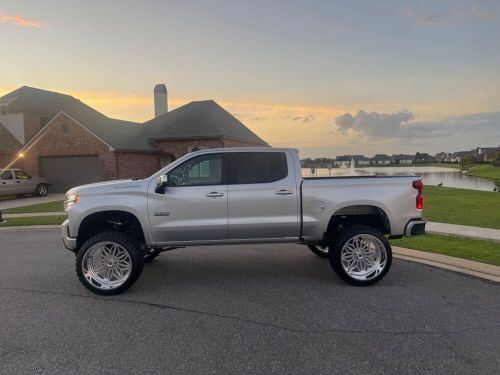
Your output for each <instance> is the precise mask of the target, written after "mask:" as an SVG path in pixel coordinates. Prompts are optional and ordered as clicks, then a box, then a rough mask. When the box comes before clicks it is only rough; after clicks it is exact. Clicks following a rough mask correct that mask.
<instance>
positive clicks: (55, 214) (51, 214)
mask: <svg viewBox="0 0 500 375" xmlns="http://www.w3.org/2000/svg"><path fill="white" fill-rule="evenodd" d="M60 215H66V212H64V211H62V212H29V213H23V214H3V215H2V216H3V218H4V219H13V218H15V217H34V216H60Z"/></svg>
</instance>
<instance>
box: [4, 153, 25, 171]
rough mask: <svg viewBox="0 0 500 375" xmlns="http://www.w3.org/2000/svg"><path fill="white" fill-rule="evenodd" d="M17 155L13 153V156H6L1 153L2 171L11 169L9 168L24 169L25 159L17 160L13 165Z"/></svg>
mask: <svg viewBox="0 0 500 375" xmlns="http://www.w3.org/2000/svg"><path fill="white" fill-rule="evenodd" d="M16 156H17V154H16V153H12V154H4V153H0V169H2V168H5V167H7V166H8V167H9V168H21V169H23V168H24V161H23V159H17V160H16V161H15V163H13V164H11V163H12V162H13V161H14V160H15V159H16Z"/></svg>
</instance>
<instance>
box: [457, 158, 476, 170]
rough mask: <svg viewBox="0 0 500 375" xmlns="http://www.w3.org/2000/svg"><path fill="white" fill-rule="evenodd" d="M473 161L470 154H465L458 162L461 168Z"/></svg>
mask: <svg viewBox="0 0 500 375" xmlns="http://www.w3.org/2000/svg"><path fill="white" fill-rule="evenodd" d="M474 163H475V160H474V158H473V157H472V155H466V156H464V157H463V158H462V161H461V162H460V166H461V167H462V168H464V167H466V166H468V165H471V164H474Z"/></svg>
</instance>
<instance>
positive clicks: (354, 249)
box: [340, 234, 387, 281]
mask: <svg viewBox="0 0 500 375" xmlns="http://www.w3.org/2000/svg"><path fill="white" fill-rule="evenodd" d="M340 261H341V264H342V268H343V269H344V271H345V272H346V273H347V274H348V275H349V276H350V277H352V278H353V279H355V280H361V281H367V280H371V279H374V278H375V277H377V276H378V275H379V274H380V273H381V272H382V271H383V270H384V268H385V266H386V264H387V251H386V248H385V246H384V244H383V243H382V241H380V240H379V239H378V238H377V237H375V236H373V235H371V234H358V235H355V236H353V237H351V238H349V239H348V240H347V241H346V242H345V243H344V246H342V250H341V254H340Z"/></svg>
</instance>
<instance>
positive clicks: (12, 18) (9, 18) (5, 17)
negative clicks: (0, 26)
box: [0, 13, 47, 27]
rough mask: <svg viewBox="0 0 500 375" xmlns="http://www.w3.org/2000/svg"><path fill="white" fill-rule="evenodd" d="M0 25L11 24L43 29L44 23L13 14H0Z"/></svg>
mask: <svg viewBox="0 0 500 375" xmlns="http://www.w3.org/2000/svg"><path fill="white" fill-rule="evenodd" d="M0 23H11V24H13V25H18V26H23V27H45V26H47V24H46V23H44V22H40V21H36V20H32V19H29V18H25V17H23V16H17V15H14V14H6V13H0Z"/></svg>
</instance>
